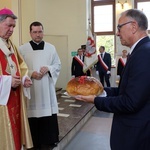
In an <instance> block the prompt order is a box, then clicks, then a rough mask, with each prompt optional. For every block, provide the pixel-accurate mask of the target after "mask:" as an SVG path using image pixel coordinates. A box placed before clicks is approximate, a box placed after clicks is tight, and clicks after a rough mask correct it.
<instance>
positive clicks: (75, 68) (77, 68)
mask: <svg viewBox="0 0 150 150" xmlns="http://www.w3.org/2000/svg"><path fill="white" fill-rule="evenodd" d="M84 57H85V56H84V54H83V49H82V48H79V49H78V50H77V56H74V57H73V59H72V65H71V75H72V78H75V77H80V76H90V73H89V72H88V71H87V72H86V73H84V72H83V65H84Z"/></svg>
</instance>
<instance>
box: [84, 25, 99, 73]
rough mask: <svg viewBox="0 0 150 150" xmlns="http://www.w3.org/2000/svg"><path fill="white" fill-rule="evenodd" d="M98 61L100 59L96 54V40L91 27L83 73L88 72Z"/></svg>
mask: <svg viewBox="0 0 150 150" xmlns="http://www.w3.org/2000/svg"><path fill="white" fill-rule="evenodd" d="M97 61H98V57H97V53H96V45H95V40H94V37H93V35H92V32H91V29H90V27H89V29H88V38H87V43H86V50H85V58H84V65H83V72H86V71H87V70H88V69H89V68H91V67H92V66H93V65H94V64H96V63H97Z"/></svg>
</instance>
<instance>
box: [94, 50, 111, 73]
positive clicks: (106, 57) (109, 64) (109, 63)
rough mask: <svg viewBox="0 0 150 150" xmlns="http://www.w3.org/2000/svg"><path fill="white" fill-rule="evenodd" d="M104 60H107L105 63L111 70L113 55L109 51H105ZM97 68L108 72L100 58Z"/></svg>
mask: <svg viewBox="0 0 150 150" xmlns="http://www.w3.org/2000/svg"><path fill="white" fill-rule="evenodd" d="M103 61H104V62H105V64H106V65H107V66H108V70H109V71H110V70H111V56H110V54H109V53H106V52H105V55H104V58H103ZM96 70H97V71H99V72H104V73H106V72H107V70H105V69H104V67H103V66H102V65H101V63H100V61H99V60H98V62H97V64H96Z"/></svg>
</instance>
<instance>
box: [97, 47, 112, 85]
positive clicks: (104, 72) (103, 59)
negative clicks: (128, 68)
mask: <svg viewBox="0 0 150 150" xmlns="http://www.w3.org/2000/svg"><path fill="white" fill-rule="evenodd" d="M99 51H100V54H99V55H98V62H97V64H96V73H97V74H98V75H99V78H100V81H101V83H102V85H103V86H104V78H105V82H106V85H107V87H110V81H109V78H110V71H111V56H110V54H109V53H107V52H105V47H104V46H100V48H99Z"/></svg>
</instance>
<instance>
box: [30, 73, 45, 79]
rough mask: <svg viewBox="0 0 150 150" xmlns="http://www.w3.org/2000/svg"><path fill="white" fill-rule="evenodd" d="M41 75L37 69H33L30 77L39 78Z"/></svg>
mask: <svg viewBox="0 0 150 150" xmlns="http://www.w3.org/2000/svg"><path fill="white" fill-rule="evenodd" d="M42 77H43V75H42V73H41V72H37V71H34V72H33V73H32V76H31V78H33V79H36V80H41V78H42Z"/></svg>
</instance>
